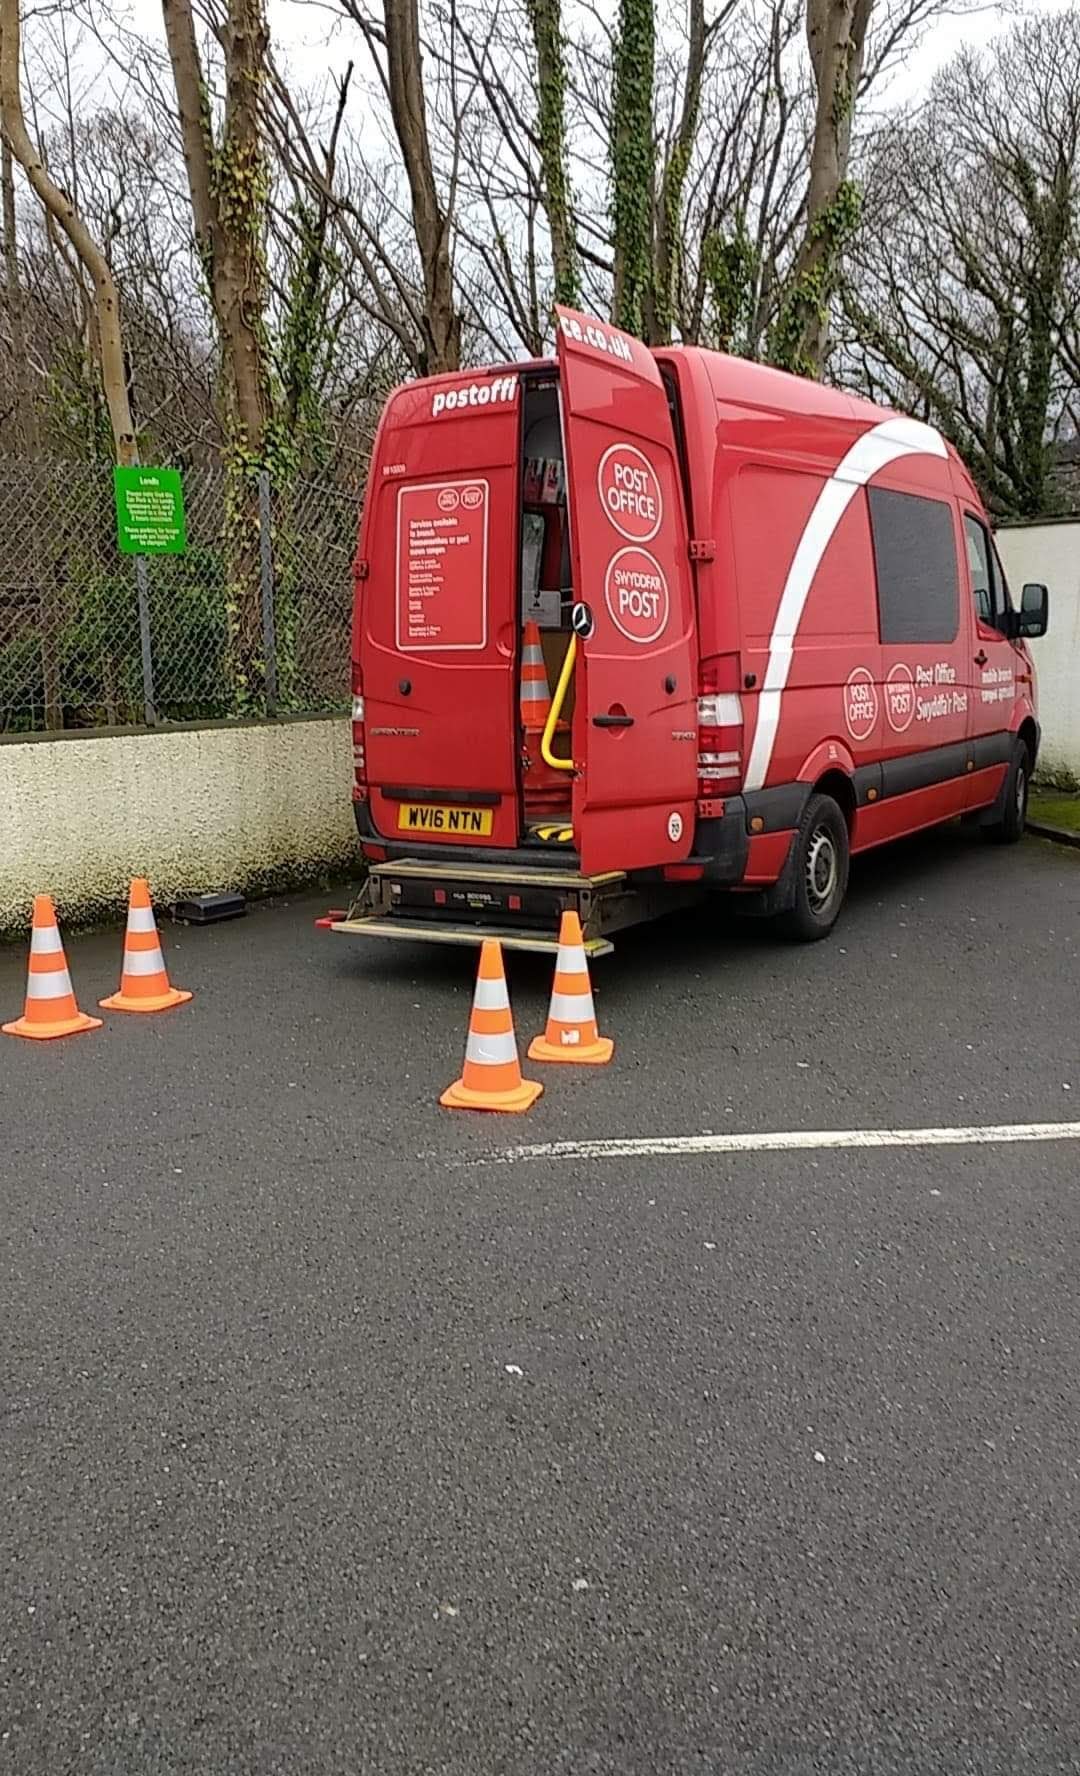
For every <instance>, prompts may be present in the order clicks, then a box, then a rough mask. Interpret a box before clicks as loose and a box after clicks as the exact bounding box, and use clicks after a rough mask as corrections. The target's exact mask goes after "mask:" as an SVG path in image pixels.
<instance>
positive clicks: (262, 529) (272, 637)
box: [259, 469, 278, 715]
mask: <svg viewBox="0 0 1080 1776" xmlns="http://www.w3.org/2000/svg"><path fill="white" fill-rule="evenodd" d="M259 586H260V590H261V593H262V630H263V654H264V655H265V673H266V713H267V715H276V714H277V698H278V684H277V636H276V634H275V632H274V555H273V550H272V548H271V537H270V471H269V469H260V470H259Z"/></svg>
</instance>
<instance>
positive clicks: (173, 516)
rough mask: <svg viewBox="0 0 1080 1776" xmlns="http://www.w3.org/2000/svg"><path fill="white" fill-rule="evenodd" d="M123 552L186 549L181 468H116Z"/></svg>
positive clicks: (170, 552)
mask: <svg viewBox="0 0 1080 1776" xmlns="http://www.w3.org/2000/svg"><path fill="white" fill-rule="evenodd" d="M113 483H114V486H115V489H116V530H117V536H118V538H119V541H120V553H121V555H182V554H183V553H184V550H185V549H186V548H187V531H186V529H185V525H184V489H183V485H182V483H181V480H180V471H179V470H178V469H143V468H134V469H122V468H115V469H114V470H113Z"/></svg>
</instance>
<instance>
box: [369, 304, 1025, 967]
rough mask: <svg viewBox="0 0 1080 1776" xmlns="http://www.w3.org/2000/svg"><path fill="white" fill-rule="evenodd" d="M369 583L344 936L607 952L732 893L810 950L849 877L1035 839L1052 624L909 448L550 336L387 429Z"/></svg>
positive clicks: (758, 391) (843, 407)
mask: <svg viewBox="0 0 1080 1776" xmlns="http://www.w3.org/2000/svg"><path fill="white" fill-rule="evenodd" d="M355 572H356V603H355V629H354V640H353V661H352V666H353V692H354V698H353V756H354V767H355V784H354V789H353V797H354V803H355V810H356V817H357V824H358V827H359V834H360V843H361V846H362V850H363V854H364V857H365V858H366V859H367V862H368V865H369V869H368V873H367V877H366V880H365V883H364V886H363V889H362V892H361V894H360V897H359V900H358V902H357V903H356V905H355V906H354V907H353V909H352V910H351V912H350V914H349V916H348V917H347V918H345V919H342V920H340V921H338V923H337V925H336V927H335V928H336V929H338V930H340V931H343V932H348V933H353V934H357V933H359V934H365V935H371V936H390V937H395V936H396V937H402V938H408V939H412V940H415V939H418V938H419V939H430V940H434V941H443V942H476V941H477V940H478V939H480V938H481V937H483V936H485V935H488V934H491V933H495V934H497V935H499V936H501V937H502V938H503V939H504V941H506V942H507V943H509V944H510V945H512V946H513V945H516V946H518V947H522V948H530V949H547V948H550V947H551V946H552V944H553V943H554V938H555V932H556V929H557V924H558V916H559V913H560V912H561V911H562V909H563V908H565V907H573V908H575V909H576V910H577V911H578V912H579V913H580V915H581V918H582V921H583V924H584V928H585V933H586V940H587V943H588V945H589V947H590V949H591V950H592V952H593V953H594V954H595V953H597V952H603V951H605V950H607V949H610V948H611V944H610V937H611V933H612V932H614V931H616V930H618V929H619V928H621V927H624V926H626V925H628V924H630V923H633V922H635V921H638V920H641V919H643V918H647V917H650V916H652V915H655V914H658V913H662V912H664V911H666V910H669V909H671V908H672V907H676V906H678V905H680V904H682V903H685V902H687V901H689V900H696V899H699V898H700V897H701V896H703V895H706V894H709V893H713V892H716V891H720V890H722V891H724V892H725V893H727V894H735V895H737V896H740V897H742V903H743V905H744V907H745V909H746V910H747V911H751V912H757V913H768V914H775V915H776V916H777V917H778V918H780V919H782V920H783V922H784V924H785V926H786V928H787V929H788V930H789V931H790V932H791V933H792V934H793V935H794V936H795V937H797V938H801V939H814V938H819V937H824V936H825V935H826V934H827V933H828V931H829V930H830V929H831V928H832V926H833V923H834V922H835V920H836V917H837V914H838V913H839V911H840V907H841V904H842V902H843V899H844V893H845V890H846V887H847V881H848V865H849V859H850V857H851V856H852V855H854V854H855V853H857V852H860V851H865V850H867V849H868V848H869V847H871V846H873V845H880V844H883V843H885V842H887V841H888V840H891V839H895V838H898V837H900V836H901V835H903V834H907V833H913V832H916V831H918V830H919V829H920V828H924V827H929V826H932V825H934V824H935V823H938V822H941V821H947V820H950V819H952V818H953V817H954V816H968V817H969V818H971V819H972V820H973V821H976V822H978V823H979V824H980V825H982V826H983V827H984V828H985V829H986V830H987V832H988V833H991V834H992V835H993V836H994V837H996V838H998V839H1001V840H1005V841H1011V840H1015V839H1017V838H1019V837H1020V835H1021V832H1022V830H1023V823H1024V812H1025V803H1026V798H1027V789H1028V782H1029V779H1030V775H1031V770H1032V767H1033V765H1034V763H1035V758H1036V754H1037V750H1038V744H1039V728H1038V721H1037V713H1036V693H1035V683H1034V673H1033V670H1032V663H1031V658H1030V655H1029V652H1028V649H1027V647H1026V645H1025V637H1029V636H1033V635H1041V634H1042V633H1043V632H1044V631H1045V628H1046V617H1047V609H1046V607H1047V594H1046V590H1045V588H1043V587H1036V586H1031V587H1025V588H1024V591H1023V597H1022V601H1021V604H1020V606H1019V608H1017V607H1015V606H1014V604H1013V603H1012V601H1011V599H1010V595H1009V591H1008V588H1007V586H1006V584H1005V578H1004V575H1003V573H1002V570H1001V565H1000V562H999V560H998V557H997V553H996V551H995V548H994V542H993V538H992V535H991V531H990V526H989V524H988V522H987V518H986V513H985V511H984V510H983V507H982V504H981V502H980V499H979V496H978V494H977V492H976V490H975V487H974V485H973V483H972V481H971V478H970V476H969V475H968V474H967V472H966V470H965V469H964V466H963V464H962V463H961V462H960V460H959V459H958V457H957V456H956V454H955V452H954V451H953V450H952V449H951V448H950V447H949V446H948V445H947V444H946V443H945V442H944V441H943V440H942V438H941V437H940V435H939V434H938V433H937V432H936V431H934V430H933V428H932V427H931V426H929V425H925V424H923V423H921V422H920V421H917V420H914V419H908V418H905V417H903V416H902V415H900V414H897V413H891V412H888V411H883V410H881V409H879V408H877V407H874V406H872V405H870V404H869V403H868V402H866V401H862V400H858V399H855V398H854V397H853V396H851V395H847V394H844V393H841V392H840V391H839V390H837V389H832V388H824V387H821V386H820V385H818V384H816V383H813V382H808V381H804V380H802V379H801V378H797V377H792V376H787V375H784V374H783V373H781V372H779V371H776V370H772V369H769V368H767V367H765V366H762V365H759V364H751V363H745V362H743V361H742V360H740V359H735V358H729V357H724V356H721V355H720V354H718V353H714V352H708V351H703V350H699V349H697V348H693V347H672V348H668V347H664V348H658V349H650V348H649V347H647V346H645V345H643V344H641V342H640V341H638V340H636V339H632V338H630V337H628V336H627V335H626V334H623V333H621V332H619V331H617V330H616V329H614V328H612V327H611V326H609V325H606V324H603V323H601V322H598V321H595V320H590V319H589V318H587V317H586V316H584V315H579V314H575V313H571V312H569V311H566V310H560V311H559V314H558V342H557V356H556V358H555V359H554V360H553V361H550V362H534V363H526V364H517V365H503V366H500V367H498V368H495V369H492V370H470V371H466V372H462V373H461V374H456V375H452V376H441V377H432V378H429V379H426V380H424V381H421V382H413V383H410V384H408V385H407V386H405V387H403V388H399V389H398V390H397V391H396V392H395V393H394V394H393V395H391V397H390V399H389V401H388V402H387V405H386V409H385V412H384V414H383V416H382V420H381V423H380V426H379V431H378V436H377V439H376V443H375V448H374V453H373V456H372V461H371V471H370V481H369V484H368V491H367V497H366V501H365V506H364V513H363V518H362V522H361V527H360V539H359V546H358V550H357V558H356V569H355ZM538 645H539V650H540V651H539V652H538ZM541 659H542V662H543V672H542V673H541V672H540V670H539V661H540V660H541ZM525 662H527V665H526V664H525ZM523 674H527V677H528V680H529V683H528V686H527V687H526V688H527V693H528V696H529V697H530V698H536V699H538V700H539V707H540V710H541V712H542V725H543V728H544V732H543V733H539V732H537V731H536V728H535V725H534V727H533V728H532V729H530V727H529V724H528V719H527V718H528V712H529V710H530V709H531V708H532V707H533V704H532V703H531V702H527V701H523V695H522V693H523Z"/></svg>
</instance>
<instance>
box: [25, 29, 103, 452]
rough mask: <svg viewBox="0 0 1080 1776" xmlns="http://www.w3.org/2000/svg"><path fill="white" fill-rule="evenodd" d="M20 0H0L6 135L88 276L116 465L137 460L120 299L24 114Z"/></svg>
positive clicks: (97, 249)
mask: <svg viewBox="0 0 1080 1776" xmlns="http://www.w3.org/2000/svg"><path fill="white" fill-rule="evenodd" d="M20 31H21V25H20V19H19V0H0V117H2V119H3V128H4V135H5V137H6V139H7V142H8V144H9V146H10V148H11V152H12V154H13V155H14V157H15V159H16V160H17V161H18V162H19V164H20V166H21V167H22V169H23V171H24V173H25V174H26V177H27V180H28V181H29V183H30V185H31V187H32V188H33V190H34V192H35V193H36V195H37V196H38V197H39V198H40V200H41V202H42V204H43V205H44V206H45V209H46V210H47V212H48V214H49V216H50V217H51V219H52V220H53V222H54V223H55V224H56V225H57V227H59V228H60V229H62V230H63V232H64V234H65V235H66V237H67V239H68V241H69V242H70V243H71V247H72V249H73V251H74V252H75V253H76V254H77V256H78V259H79V263H80V264H81V265H82V267H83V268H84V270H85V272H86V275H87V277H88V278H89V279H90V281H91V283H92V285H93V290H94V300H95V318H96V323H97V341H96V343H97V350H98V362H99V364H100V368H101V380H102V383H103V385H104V389H105V399H106V402H107V403H108V409H109V420H110V423H111V426H112V435H113V445H114V449H115V454H116V460H117V462H118V463H133V462H134V461H135V453H136V446H135V426H134V423H133V421H132V417H131V404H130V401H129V399H128V387H127V372H126V367H125V363H124V345H123V338H122V335H121V327H120V298H119V295H118V293H117V289H116V283H115V281H114V279H113V275H112V271H111V270H110V267H109V263H108V260H107V259H106V257H105V255H104V253H103V252H102V250H101V248H100V247H99V245H98V243H97V242H96V241H95V240H94V238H93V236H92V235H91V233H90V231H89V229H88V228H87V227H86V224H85V223H84V222H83V220H82V217H81V216H80V215H79V213H78V211H77V210H76V208H75V205H74V204H73V203H72V201H71V199H70V197H68V195H67V193H66V192H64V191H62V190H61V189H60V187H59V186H58V185H57V184H56V183H55V182H54V180H53V179H52V178H51V177H50V174H49V172H48V169H47V167H46V165H45V162H44V160H43V159H42V156H41V152H40V150H39V149H38V148H36V147H35V146H34V143H33V141H32V140H31V137H30V134H29V131H28V130H27V127H26V121H25V118H24V116H23V107H22V92H21V54H20Z"/></svg>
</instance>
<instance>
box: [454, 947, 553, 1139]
mask: <svg viewBox="0 0 1080 1776" xmlns="http://www.w3.org/2000/svg"><path fill="white" fill-rule="evenodd" d="M543 1089H544V1088H543V1086H542V1085H537V1084H535V1083H534V1082H533V1081H532V1080H530V1079H522V1077H521V1066H520V1063H519V1061H518V1051H517V1042H516V1041H515V1039H514V1020H513V1018H512V1017H511V1015H510V999H509V996H508V994H507V991H506V976H505V974H504V973H503V960H502V947H501V945H500V944H499V942H498V941H497V939H495V938H491V937H489V938H487V939H485V941H484V945H483V948H482V949H481V951H480V967H479V970H478V973H477V976H476V992H475V994H474V997H473V1006H472V1016H471V1017H470V1018H469V1038H468V1041H467V1042H466V1044H465V1066H464V1069H463V1071H462V1075H461V1078H460V1079H458V1080H455V1082H454V1084H453V1085H451V1086H449V1087H448V1088H447V1090H446V1091H444V1092H443V1095H442V1097H441V1098H440V1099H439V1103H440V1104H444V1105H445V1106H446V1108H447V1109H448V1110H510V1111H515V1112H518V1111H522V1110H528V1108H529V1106H530V1105H531V1104H535V1102H536V1100H537V1098H538V1097H539V1096H540V1093H541V1092H542V1091H543Z"/></svg>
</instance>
